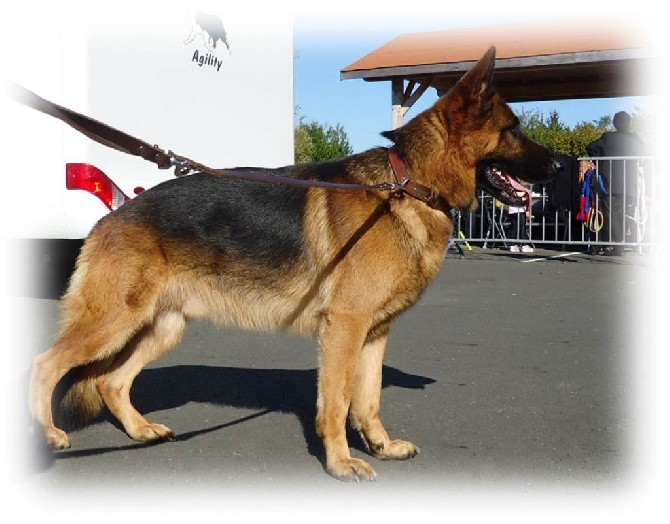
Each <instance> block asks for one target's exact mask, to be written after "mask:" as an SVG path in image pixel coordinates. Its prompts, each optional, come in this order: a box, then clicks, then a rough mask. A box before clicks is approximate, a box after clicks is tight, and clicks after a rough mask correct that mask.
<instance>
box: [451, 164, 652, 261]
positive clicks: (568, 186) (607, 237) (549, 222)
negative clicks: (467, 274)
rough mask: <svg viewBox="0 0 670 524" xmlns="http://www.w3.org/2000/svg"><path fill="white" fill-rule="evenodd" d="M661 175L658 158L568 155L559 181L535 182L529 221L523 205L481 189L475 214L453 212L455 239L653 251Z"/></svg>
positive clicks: (505, 244) (489, 244) (509, 245)
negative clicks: (508, 203)
mask: <svg viewBox="0 0 670 524" xmlns="http://www.w3.org/2000/svg"><path fill="white" fill-rule="evenodd" d="M565 158H568V157H565ZM658 173H660V158H659V157H651V156H636V157H620V156H619V157H598V158H591V157H581V158H571V159H568V160H567V161H566V163H564V171H563V173H561V174H560V175H559V176H558V177H557V178H556V179H555V180H553V181H551V182H549V183H547V184H545V185H541V186H537V185H536V186H534V187H533V186H530V189H531V192H532V197H533V198H532V200H533V206H532V214H531V215H530V216H528V217H527V219H526V220H525V224H524V220H523V217H522V216H521V215H523V214H524V213H523V210H521V209H519V208H510V207H508V206H506V205H504V204H502V203H501V202H499V201H498V200H496V199H494V198H493V197H490V196H488V195H486V194H485V193H483V192H481V193H480V195H479V197H478V200H479V206H478V209H477V210H476V211H470V212H465V211H458V212H456V213H455V215H454V218H455V224H454V233H453V238H452V243H455V244H456V245H458V244H459V243H461V242H467V243H468V244H470V245H480V246H481V247H483V248H492V247H496V248H501V249H510V248H512V246H518V245H529V246H536V247H538V246H543V245H544V246H545V247H552V246H553V247H563V248H565V249H582V250H598V249H602V248H605V247H607V248H608V249H612V248H613V249H618V250H634V251H636V252H639V253H642V252H645V253H649V252H652V251H653V247H654V244H655V240H656V236H657V232H656V230H655V229H654V222H655V217H657V216H658V213H659V212H660V210H659V206H658V197H659V196H660V195H657V194H656V191H655V188H656V184H655V181H656V175H657V174H658ZM517 211H521V212H517ZM656 221H658V219H656Z"/></svg>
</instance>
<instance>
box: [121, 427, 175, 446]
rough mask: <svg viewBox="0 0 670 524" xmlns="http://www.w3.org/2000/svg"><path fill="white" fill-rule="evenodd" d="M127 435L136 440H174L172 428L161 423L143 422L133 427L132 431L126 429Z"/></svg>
mask: <svg viewBox="0 0 670 524" xmlns="http://www.w3.org/2000/svg"><path fill="white" fill-rule="evenodd" d="M128 435H129V436H130V438H132V439H133V440H138V441H140V442H152V441H154V440H174V433H173V432H172V430H171V429H170V428H168V427H167V426H164V425H163V424H144V425H142V426H138V427H136V428H134V429H133V430H132V432H131V431H128Z"/></svg>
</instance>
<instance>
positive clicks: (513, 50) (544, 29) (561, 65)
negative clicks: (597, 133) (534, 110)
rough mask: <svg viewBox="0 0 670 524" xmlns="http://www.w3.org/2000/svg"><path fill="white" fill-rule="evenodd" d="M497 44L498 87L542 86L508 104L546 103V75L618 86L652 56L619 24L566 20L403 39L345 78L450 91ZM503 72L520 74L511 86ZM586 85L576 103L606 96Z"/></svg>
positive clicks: (362, 61) (357, 64)
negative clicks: (426, 84)
mask: <svg viewBox="0 0 670 524" xmlns="http://www.w3.org/2000/svg"><path fill="white" fill-rule="evenodd" d="M491 45H495V47H496V58H497V63H496V85H498V87H500V82H499V80H501V79H502V80H503V83H504V81H505V80H509V81H510V82H511V83H520V84H523V83H524V82H525V83H526V84H525V85H526V86H527V87H532V84H533V83H536V84H537V87H538V90H537V92H535V91H533V90H532V89H531V90H530V91H529V89H525V91H526V93H527V94H526V95H524V94H523V93H522V92H520V93H518V94H514V95H513V96H512V97H510V98H513V99H517V97H520V98H518V99H519V100H520V99H522V98H523V97H524V96H525V97H526V99H531V98H528V97H533V98H532V99H541V98H542V93H541V89H539V88H540V87H541V86H540V84H541V83H542V82H545V81H548V78H542V77H544V76H546V75H551V77H552V78H553V81H560V80H559V79H560V77H561V75H564V76H563V78H564V79H566V80H567V81H568V82H570V81H572V80H573V79H574V80H578V79H576V78H574V77H575V75H577V76H578V77H579V79H581V80H582V81H583V82H588V83H589V84H590V85H594V86H595V84H594V82H595V81H597V80H598V79H599V80H600V81H601V82H600V83H601V84H602V83H606V82H619V83H620V82H621V77H622V75H623V76H625V75H626V74H628V75H630V71H631V70H630V68H629V66H635V65H639V63H638V62H639V61H640V60H642V61H644V59H646V58H648V57H649V54H650V53H649V50H648V49H646V48H645V45H644V43H643V42H641V39H640V38H639V36H637V35H636V34H635V32H634V31H633V30H632V29H631V28H630V27H622V26H621V23H620V22H616V21H607V20H598V21H597V24H596V23H593V21H590V20H589V21H585V20H583V19H580V20H562V21H557V22H548V23H533V24H530V23H524V24H515V25H501V26H493V27H475V28H466V29H453V30H447V31H434V32H427V33H409V34H403V35H400V36H398V37H397V38H394V39H393V40H391V41H390V42H388V43H386V44H385V45H383V46H381V47H380V48H378V49H376V50H374V51H372V52H371V53H369V54H368V55H366V56H364V57H362V58H361V59H359V60H357V61H356V62H354V63H352V64H350V65H348V66H346V67H345V68H344V69H342V71H341V72H340V78H341V79H349V78H363V79H365V80H370V81H374V80H390V79H392V78H398V77H400V78H403V79H405V80H415V81H416V80H418V79H420V78H423V79H425V78H426V75H429V76H431V77H432V83H431V85H432V86H433V87H436V88H438V89H441V88H444V89H445V90H446V89H448V88H449V87H450V85H453V83H454V82H455V81H456V80H457V78H458V77H460V76H461V75H462V74H463V72H465V71H466V70H467V69H469V68H470V67H471V65H472V63H473V62H475V61H476V60H478V59H479V58H480V57H481V56H482V55H483V54H484V52H485V51H486V50H487V49H488V48H489V47H490V46H491ZM583 66H587V67H586V68H585V67H583ZM621 67H623V68H625V69H626V71H628V73H626V71H622V70H621ZM505 71H507V72H509V73H511V72H513V73H514V74H513V75H512V76H510V77H509V78H507V79H505V78H504V76H505V74H504V72H505ZM583 82H582V84H583V85H582V88H578V89H577V91H578V92H577V93H576V95H577V96H575V97H576V98H578V97H592V96H603V92H604V91H607V90H606V89H603V87H602V86H600V87H595V88H594V89H592V90H591V89H586V84H584V83H583ZM628 84H630V82H627V86H626V87H625V88H624V89H623V91H628V90H630V89H633V88H632V86H630V85H628ZM510 87H512V86H510ZM622 87H623V86H622ZM552 89H553V88H551V89H550V90H549V91H550V92H549V94H548V96H549V97H550V98H558V97H565V94H566V93H564V92H561V94H560V95H556V94H552ZM621 90H622V89H618V88H617V89H614V88H613V89H612V94H610V95H607V94H605V95H604V96H621V95H620V94H619V93H618V92H619V91H621ZM517 91H519V90H517ZM521 91H524V90H521ZM531 91H533V92H532V93H531ZM561 91H564V90H561ZM591 91H593V92H591ZM637 94H639V93H637ZM510 101H511V100H510Z"/></svg>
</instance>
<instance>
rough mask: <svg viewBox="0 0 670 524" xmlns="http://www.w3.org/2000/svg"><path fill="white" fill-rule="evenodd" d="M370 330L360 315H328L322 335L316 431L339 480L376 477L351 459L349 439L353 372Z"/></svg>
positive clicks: (328, 462)
mask: <svg viewBox="0 0 670 524" xmlns="http://www.w3.org/2000/svg"><path fill="white" fill-rule="evenodd" d="M367 331H368V325H367V323H366V322H365V321H363V320H362V318H361V316H360V315H353V314H348V313H340V312H328V313H326V314H325V315H324V318H323V323H322V325H321V329H320V334H319V382H318V398H317V415H316V431H317V433H318V434H319V436H320V437H321V439H322V440H323V445H324V448H325V450H326V469H327V471H328V473H330V474H331V475H332V476H334V477H335V478H338V479H340V480H347V481H360V480H374V478H375V476H376V474H375V472H374V470H373V469H372V468H371V467H370V465H369V464H367V463H366V462H365V461H363V460H360V459H356V458H353V457H352V456H351V454H350V453H349V444H348V442H347V436H346V422H347V414H348V412H349V405H350V402H351V391H352V384H353V379H354V373H355V372H356V363H357V361H358V356H359V355H360V352H361V348H362V346H363V342H364V341H365V337H366V335H367Z"/></svg>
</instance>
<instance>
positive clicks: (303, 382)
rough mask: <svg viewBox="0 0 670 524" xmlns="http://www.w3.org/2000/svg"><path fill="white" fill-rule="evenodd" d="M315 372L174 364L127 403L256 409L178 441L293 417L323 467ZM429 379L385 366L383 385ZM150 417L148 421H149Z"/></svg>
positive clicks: (48, 459) (357, 442)
mask: <svg viewBox="0 0 670 524" xmlns="http://www.w3.org/2000/svg"><path fill="white" fill-rule="evenodd" d="M316 382H317V378H316V370H315V369H308V370H289V369H248V368H235V367H216V366H202V365H176V366H171V367H162V368H148V369H144V370H143V371H142V372H141V373H140V374H139V375H138V377H137V378H136V380H135V382H134V383H133V387H132V390H131V399H132V401H133V404H134V406H135V407H136V408H137V410H138V411H139V412H140V413H142V414H144V415H150V414H151V413H152V412H156V411H163V410H169V409H175V408H178V407H180V406H184V405H186V404H188V403H191V402H196V403H207V404H215V405H221V406H233V407H237V408H245V409H254V410H258V411H257V413H256V414H253V415H250V416H246V417H243V418H241V419H238V420H236V421H233V422H228V423H225V424H220V425H216V426H213V427H208V428H204V429H199V430H193V431H190V432H186V433H182V434H179V435H176V436H175V440H177V441H186V440H189V439H191V438H194V437H197V436H199V435H203V434H205V433H209V432H212V431H223V430H225V428H226V427H229V426H231V425H234V424H239V423H244V422H246V421H247V420H250V419H253V418H255V417H257V416H262V415H265V414H267V413H270V412H281V413H292V414H294V415H295V416H296V417H297V418H298V420H299V421H300V423H301V425H302V430H303V434H304V438H305V443H306V445H307V450H308V452H309V453H310V454H311V455H312V456H314V457H316V458H317V459H318V460H319V461H320V462H321V464H322V466H323V465H324V463H325V461H324V457H325V454H324V449H323V444H322V442H321V439H319V438H318V436H317V434H316V427H315V417H316V389H317V386H316ZM433 382H435V380H434V379H431V378H428V377H423V376H419V375H411V374H409V373H404V372H403V371H400V370H398V369H396V368H393V367H389V366H384V367H383V370H382V387H383V388H388V387H400V388H406V389H423V388H424V387H425V386H427V385H428V384H432V383H433ZM149 418H150V417H149ZM104 421H107V422H110V423H112V424H113V425H115V426H116V427H117V428H118V429H119V430H121V431H123V428H122V427H121V425H120V424H119V422H118V421H117V420H116V419H115V418H114V417H112V416H111V415H110V414H109V413H108V412H106V411H105V412H103V414H102V415H101V416H100V418H99V419H98V420H97V423H100V422H104ZM347 438H348V440H349V443H350V445H351V446H352V447H353V448H356V449H359V450H364V449H365V447H364V445H363V443H362V441H361V438H360V436H359V435H358V434H357V433H356V432H354V431H353V430H351V428H347ZM148 445H151V444H145V443H139V442H132V441H131V443H130V444H128V445H127V446H124V447H123V449H133V448H141V447H144V446H148ZM118 450H119V448H118V447H109V448H94V449H87V450H67V451H60V452H58V453H47V455H46V456H44V455H43V456H42V457H41V458H42V459H41V460H38V462H39V465H37V464H36V465H35V466H36V467H37V468H38V469H42V470H43V469H47V468H48V467H49V466H50V465H51V464H52V463H53V461H54V460H61V459H67V458H78V457H86V456H94V455H99V454H102V453H107V452H113V451H118Z"/></svg>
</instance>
